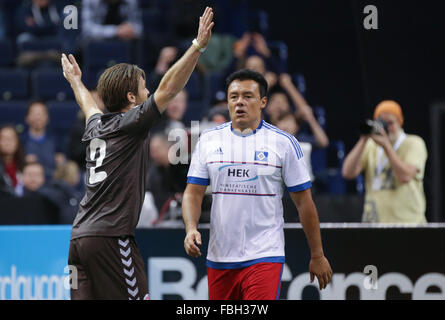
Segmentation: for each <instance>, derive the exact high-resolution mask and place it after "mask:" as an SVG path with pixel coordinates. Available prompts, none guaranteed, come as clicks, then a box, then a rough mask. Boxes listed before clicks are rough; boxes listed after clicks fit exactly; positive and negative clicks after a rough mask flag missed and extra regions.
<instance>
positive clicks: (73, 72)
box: [61, 53, 82, 84]
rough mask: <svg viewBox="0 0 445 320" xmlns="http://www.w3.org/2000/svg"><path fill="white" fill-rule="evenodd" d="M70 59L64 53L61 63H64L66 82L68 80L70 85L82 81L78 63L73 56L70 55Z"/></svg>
mask: <svg viewBox="0 0 445 320" xmlns="http://www.w3.org/2000/svg"><path fill="white" fill-rule="evenodd" d="M68 58H69V60H68ZM68 58H67V56H66V55H65V54H64V53H62V58H61V61H62V69H63V76H64V77H65V78H66V80H68V82H69V83H70V84H72V83H73V82H76V81H80V80H81V78H82V71H81V70H80V67H79V65H78V64H77V61H76V59H75V58H74V56H73V55H72V54H70V55H69V56H68Z"/></svg>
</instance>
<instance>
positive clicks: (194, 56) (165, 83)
mask: <svg viewBox="0 0 445 320" xmlns="http://www.w3.org/2000/svg"><path fill="white" fill-rule="evenodd" d="M200 55H201V53H200V52H199V51H198V50H197V49H196V48H195V47H194V46H193V45H192V46H191V47H190V48H189V49H188V50H187V51H186V53H185V54H184V55H183V56H182V57H181V58H180V59H179V60H178V61H177V62H176V63H175V64H174V65H173V66H172V67H171V68H170V69H169V70H168V71H167V72H166V73H165V75H164V76H163V77H162V80H161V82H160V84H159V87H158V89H157V90H156V92H155V100H156V104H157V106H158V108H159V111H160V112H162V111H164V110H165V108H166V107H167V104H168V103H169V102H170V101H171V100H172V99H173V98H174V97H175V96H176V95H177V94H178V93H179V91H181V90H182V89H183V88H184V87H185V85H186V84H187V81H188V80H189V78H190V76H191V74H192V72H193V70H194V69H195V67H196V64H197V62H198V59H199V57H200Z"/></svg>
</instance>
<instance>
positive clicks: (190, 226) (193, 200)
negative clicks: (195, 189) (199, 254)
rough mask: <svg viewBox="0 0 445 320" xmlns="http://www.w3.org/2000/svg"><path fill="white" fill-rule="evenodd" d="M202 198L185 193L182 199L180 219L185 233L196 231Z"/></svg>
mask: <svg viewBox="0 0 445 320" xmlns="http://www.w3.org/2000/svg"><path fill="white" fill-rule="evenodd" d="M201 204H202V197H199V196H197V195H194V194H192V193H188V192H185V193H184V196H183V199H182V218H183V220H184V225H185V231H186V233H187V232H189V231H193V230H197V229H198V223H199V218H200V217H201Z"/></svg>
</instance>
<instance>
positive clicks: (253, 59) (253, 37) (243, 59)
mask: <svg viewBox="0 0 445 320" xmlns="http://www.w3.org/2000/svg"><path fill="white" fill-rule="evenodd" d="M249 49H251V50H249ZM249 51H250V54H249ZM234 56H235V57H236V59H237V63H236V69H237V70H239V69H243V68H247V69H251V70H253V71H256V72H258V73H260V74H261V75H262V76H264V77H265V79H266V81H267V84H268V87H269V88H272V87H273V86H274V85H275V84H276V83H277V74H278V73H279V72H280V70H279V68H278V64H277V61H276V58H275V57H274V56H273V55H272V52H271V51H270V49H269V47H268V45H267V42H266V40H265V39H264V37H263V36H262V35H261V34H260V33H245V34H244V35H243V36H242V38H241V39H239V40H238V41H236V43H235V45H234Z"/></svg>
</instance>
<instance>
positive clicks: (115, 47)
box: [83, 40, 131, 87]
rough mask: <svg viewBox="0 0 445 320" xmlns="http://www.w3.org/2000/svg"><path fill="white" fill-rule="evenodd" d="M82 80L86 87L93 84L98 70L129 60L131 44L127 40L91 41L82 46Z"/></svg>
mask: <svg viewBox="0 0 445 320" xmlns="http://www.w3.org/2000/svg"><path fill="white" fill-rule="evenodd" d="M83 57H84V60H85V61H84V62H85V63H84V66H83V70H85V72H84V81H85V82H86V85H87V87H92V86H95V85H96V83H97V78H96V76H97V73H98V72H99V70H102V69H104V68H107V67H110V66H113V65H115V64H117V63H122V62H127V63H128V62H130V61H131V46H130V44H129V43H127V42H123V41H117V40H110V41H92V42H90V43H88V44H87V45H86V46H85V47H84V48H83Z"/></svg>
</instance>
